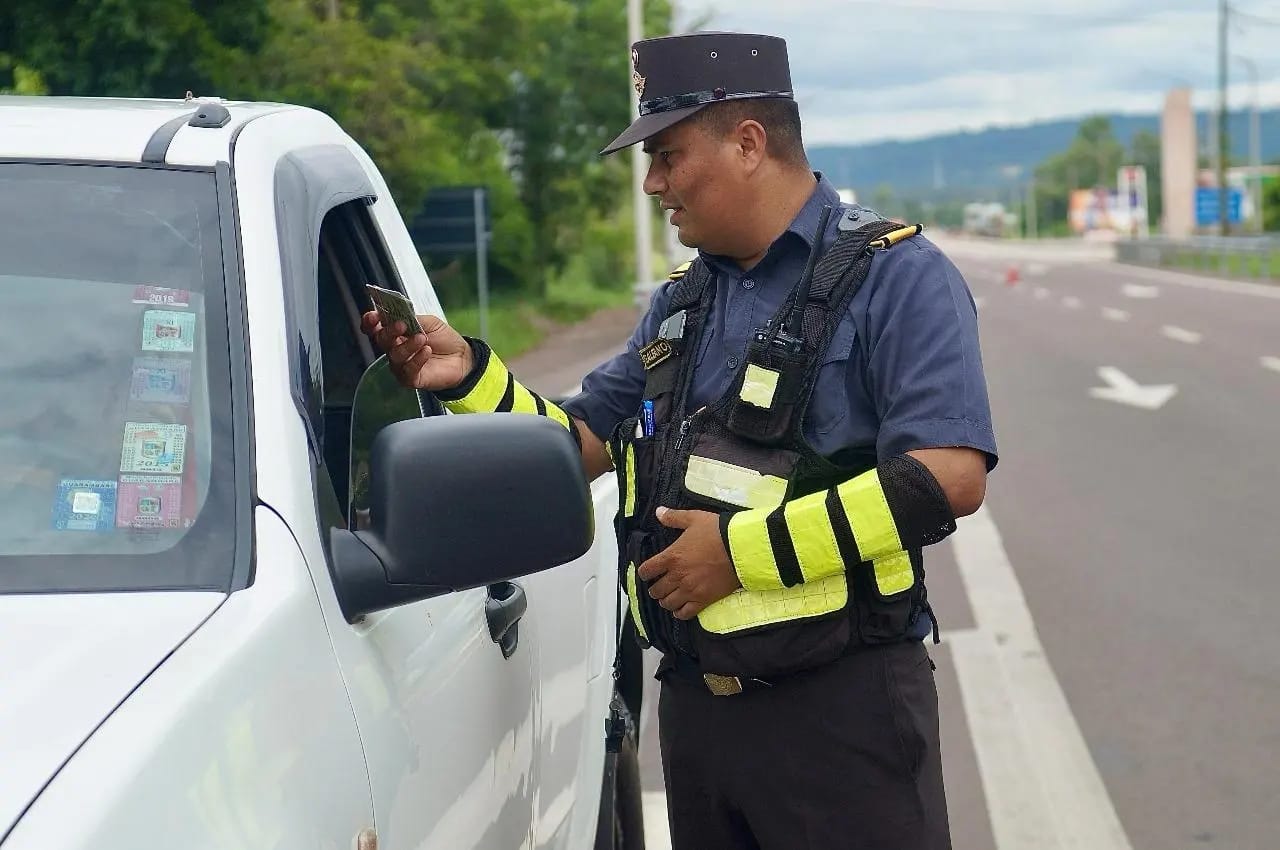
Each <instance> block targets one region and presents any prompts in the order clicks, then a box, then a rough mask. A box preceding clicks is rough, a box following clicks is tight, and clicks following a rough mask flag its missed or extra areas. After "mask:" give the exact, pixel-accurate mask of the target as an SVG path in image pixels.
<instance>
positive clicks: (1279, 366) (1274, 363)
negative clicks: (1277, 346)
mask: <svg viewBox="0 0 1280 850" xmlns="http://www.w3.org/2000/svg"><path fill="white" fill-rule="evenodd" d="M1259 362H1261V363H1262V368H1263V369H1271V370H1272V371H1275V372H1280V357H1270V356H1267V357H1262V358H1259Z"/></svg>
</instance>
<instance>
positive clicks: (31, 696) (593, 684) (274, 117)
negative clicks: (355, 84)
mask: <svg viewBox="0 0 1280 850" xmlns="http://www.w3.org/2000/svg"><path fill="white" fill-rule="evenodd" d="M423 155H424V156H425V155H429V154H428V153H427V152H424V153H423ZM365 283H377V284H380V285H382V286H384V287H388V288H392V289H396V290H399V291H401V292H404V293H406V294H407V295H408V296H409V297H411V298H412V299H413V301H414V302H415V304H416V305H417V307H418V309H419V311H420V312H436V313H443V311H442V308H441V305H440V303H439V301H438V300H437V298H436V295H435V293H434V291H433V289H432V286H431V282H430V280H429V279H428V277H427V274H426V272H425V270H424V269H423V265H422V263H421V261H420V259H419V257H418V254H417V252H416V251H415V249H414V246H413V244H412V243H411V241H410V238H409V235H408V232H407V231H406V228H405V225H404V222H403V221H402V220H401V217H400V215H399V214H398V213H397V211H396V207H395V204H394V203H393V201H392V199H391V198H390V197H389V195H388V192H387V187H386V185H385V183H384V182H383V180H382V178H381V176H380V175H379V174H378V171H377V169H376V168H375V167H374V164H373V163H372V161H371V160H370V159H369V157H368V156H367V155H366V154H365V153H364V151H363V150H362V149H361V148H360V147H359V146H358V145H357V144H356V143H355V142H353V141H352V139H351V138H350V137H349V136H348V135H347V134H346V133H344V132H343V131H342V129H341V128H340V127H338V126H337V124H335V123H334V122H333V121H332V120H331V119H330V118H328V117H327V116H325V115H323V114H321V113H319V112H316V111H313V110H309V109H304V108H299V107H293V106H287V105H282V104H252V103H228V102H223V101H220V100H216V99H192V100H187V101H181V100H178V101H142V100H91V99H59V98H14V97H0V399H3V401H2V402H0V847H2V848H3V850H117V848H118V850H175V848H181V850H203V848H207V849H208V850H215V848H216V850H230V848H245V849H246V850H248V849H249V848H253V850H294V849H295V848H296V850H304V848H305V850H349V848H358V849H359V850H374V848H381V850H400V848H406V850H407V848H415V850H418V849H419V848H439V850H514V848H536V850H550V849H551V848H557V849H560V848H563V849H564V850H579V849H580V848H591V847H597V848H608V849H609V850H613V848H626V850H636V848H641V847H642V846H643V838H642V836H641V835H640V834H639V829H638V823H639V820H640V819H639V815H638V812H639V809H638V806H639V796H638V792H639V789H638V787H637V783H636V769H635V733H634V724H632V723H630V721H629V719H628V711H627V709H626V701H624V700H623V699H620V698H618V697H617V696H616V693H617V690H618V688H617V686H616V684H615V679H614V676H613V675H612V665H613V659H614V653H615V647H616V645H617V629H618V610H619V596H618V586H617V581H616V555H615V551H616V550H615V545H614V542H613V539H612V533H611V529H612V513H613V508H614V504H615V503H616V488H615V487H613V485H612V484H611V482H609V481H601V482H598V483H597V484H596V485H595V489H594V490H592V489H590V488H588V486H587V484H586V483H585V481H584V480H583V476H582V473H581V468H580V461H579V459H578V456H577V453H576V450H575V449H574V446H573V443H572V440H571V439H570V437H569V435H568V434H567V432H565V431H564V430H563V429H561V428H559V427H558V426H556V425H554V423H552V422H550V421H549V420H546V419H543V418H541V417H534V416H514V415H505V416H504V415H493V416H469V417H461V416H457V417H455V416H449V415H445V414H444V412H443V411H442V410H441V409H440V407H439V406H438V403H436V402H435V400H434V399H433V398H432V397H431V396H429V395H425V394H423V395H419V394H416V393H413V392H411V391H408V390H404V389H402V388H400V387H398V386H397V385H396V384H395V383H394V381H393V380H392V379H391V377H390V375H389V373H388V371H387V370H386V368H385V361H384V360H382V359H380V358H378V357H377V353H376V352H375V351H373V350H372V349H371V348H370V346H369V344H368V341H367V340H366V339H365V338H364V337H363V336H362V335H361V334H360V332H359V326H358V323H359V317H360V314H361V312H362V311H363V310H365V309H368V308H369V307H368V305H369V302H368V300H367V296H366V294H365V291H364V284H365ZM624 679H625V677H624ZM630 704H631V708H632V709H633V710H636V709H637V706H636V704H635V700H634V698H632V699H631V700H630ZM607 736H612V741H611V743H613V744H615V746H610V747H608V748H607V747H606V738H607ZM607 750H608V751H607ZM618 751H620V753H621V754H620V755H615V754H614V753H615V752H618ZM602 791H603V793H602Z"/></svg>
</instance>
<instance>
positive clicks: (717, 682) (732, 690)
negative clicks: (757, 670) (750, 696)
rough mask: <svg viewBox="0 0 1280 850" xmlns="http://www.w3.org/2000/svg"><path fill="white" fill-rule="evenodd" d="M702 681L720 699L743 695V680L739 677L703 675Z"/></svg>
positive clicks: (713, 674) (716, 674) (714, 674)
mask: <svg viewBox="0 0 1280 850" xmlns="http://www.w3.org/2000/svg"><path fill="white" fill-rule="evenodd" d="M702 681H703V682H705V683H706V685H707V690H709V691H711V693H713V694H715V695H716V696H718V697H731V696H733V695H735V694H740V693H742V690H743V689H742V680H741V679H739V678H738V677H737V676H721V675H720V674H719V673H703V674H702Z"/></svg>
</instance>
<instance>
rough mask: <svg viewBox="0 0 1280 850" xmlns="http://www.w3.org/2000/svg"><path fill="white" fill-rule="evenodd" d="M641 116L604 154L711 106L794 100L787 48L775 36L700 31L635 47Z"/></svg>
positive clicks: (633, 77) (635, 80)
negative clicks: (768, 99)
mask: <svg viewBox="0 0 1280 850" xmlns="http://www.w3.org/2000/svg"><path fill="white" fill-rule="evenodd" d="M631 65H632V73H631V82H632V83H633V84H634V85H635V88H636V91H637V92H639V94H640V116H639V117H638V118H637V119H636V120H635V121H633V122H632V123H631V126H630V127H628V128H627V129H626V130H624V131H623V132H622V135H620V136H618V138H616V139H614V140H613V141H612V142H610V143H609V146H608V147H606V148H605V149H604V150H602V151H601V152H600V153H601V154H607V153H613V152H614V151H616V150H621V149H622V148H625V147H629V146H630V145H634V144H635V143H636V142H642V141H644V140H645V139H647V138H649V137H650V136H653V135H655V134H657V133H660V132H662V131H663V130H665V129H667V128H668V127H670V126H671V125H672V124H675V123H676V122H678V121H682V120H684V119H685V118H688V117H689V116H690V115H692V114H693V113H695V112H697V111H698V110H700V109H703V108H705V107H706V106H707V105H709V104H712V103H719V102H720V101H724V100H741V99H743V98H755V97H783V98H794V94H793V93H792V90H791V70H790V67H789V64H788V62H787V43H786V42H785V41H784V40H782V39H781V38H778V37H777V36H772V35H749V34H745V33H732V32H700V33H693V34H691V35H673V36H666V37H664V38H649V39H645V40H644V41H637V42H636V43H635V44H633V45H632V46H631Z"/></svg>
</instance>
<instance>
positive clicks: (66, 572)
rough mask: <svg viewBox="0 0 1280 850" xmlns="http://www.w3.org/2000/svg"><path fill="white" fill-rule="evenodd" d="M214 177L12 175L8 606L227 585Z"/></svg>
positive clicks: (228, 497)
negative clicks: (42, 595)
mask: <svg viewBox="0 0 1280 850" xmlns="http://www.w3.org/2000/svg"><path fill="white" fill-rule="evenodd" d="M218 209H219V207H218V196H217V182H216V180H215V177H214V174H213V172H211V171H178V170H164V169H154V168H136V167H132V168H131V167H113V166H94V165H73V164H32V163H0V506H2V508H0V593H5V592H58V591H92V590H118V589H130V590H137V589H148V588H166V589H179V588H180V589H187V588H226V587H227V586H228V585H229V582H230V576H231V572H232V566H233V560H234V552H235V528H234V516H235V511H234V500H235V493H236V488H235V486H234V480H233V464H232V458H233V447H232V415H233V414H232V410H231V391H230V362H229V356H228V343H227V319H226V307H225V297H224V296H225V292H224V273H223V248H222V245H221V237H220V229H219V221H218Z"/></svg>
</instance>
